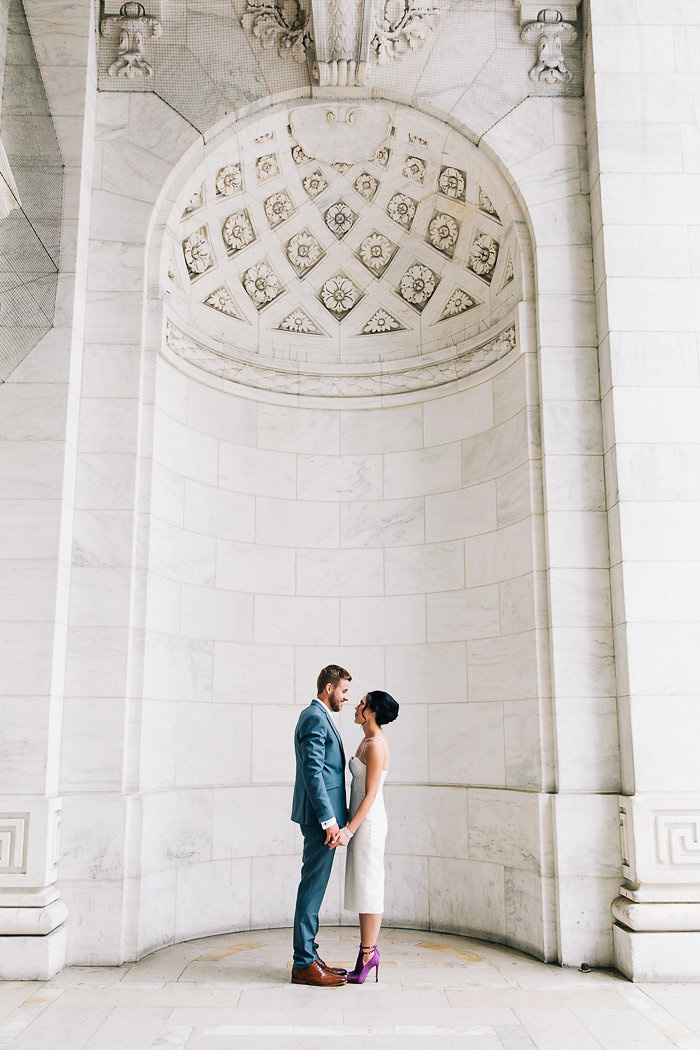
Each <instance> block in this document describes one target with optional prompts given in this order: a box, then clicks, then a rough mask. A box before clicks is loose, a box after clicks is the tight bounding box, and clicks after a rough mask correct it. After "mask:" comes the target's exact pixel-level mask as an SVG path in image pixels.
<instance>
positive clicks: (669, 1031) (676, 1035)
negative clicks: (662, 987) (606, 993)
mask: <svg viewBox="0 0 700 1050" xmlns="http://www.w3.org/2000/svg"><path fill="white" fill-rule="evenodd" d="M622 994H623V996H624V997H625V998H626V999H627V1000H628V1001H631V1002H633V1003H634V1005H635V1009H636V1010H637V1012H638V1013H639V1014H640V1015H641V1016H642V1017H645V1018H646V1019H647V1020H648V1021H649V1023H650V1024H652V1025H653V1026H654V1027H655V1028H657V1029H658V1030H659V1031H660V1032H661V1033H662V1035H665V1036H666V1038H667V1039H670V1040H671V1041H672V1042H674V1043H676V1045H677V1046H683V1047H684V1048H687V1050H700V1038H699V1037H698V1036H696V1035H695V1033H694V1032H692V1031H691V1029H690V1028H688V1027H687V1026H686V1025H685V1024H684V1023H683V1022H682V1021H681V1020H680V1018H678V1017H676V1016H675V1014H673V1013H672V1012H671V1011H670V1010H669V1009H667V1008H666V1007H665V1006H663V1005H662V1004H661V1003H658V1002H657V1001H656V1000H655V999H653V998H652V997H651V996H650V995H649V993H648V992H646V991H645V990H644V989H643V988H637V987H629V988H627V989H625V991H624V992H623V993H622ZM635 1000H638V1005H637V1003H636V1002H635ZM667 1019H668V1020H667ZM679 1039H680V1040H681V1042H678V1040H679Z"/></svg>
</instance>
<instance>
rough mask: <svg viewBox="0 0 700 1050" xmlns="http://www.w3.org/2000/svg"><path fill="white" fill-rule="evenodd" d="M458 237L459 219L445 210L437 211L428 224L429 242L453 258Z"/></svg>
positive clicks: (427, 238)
mask: <svg viewBox="0 0 700 1050" xmlns="http://www.w3.org/2000/svg"><path fill="white" fill-rule="evenodd" d="M458 237H459V223H458V222H457V220H456V219H455V218H453V216H452V215H448V213H447V212H445V211H439V212H436V213H435V215H434V216H433V218H432V219H431V220H430V225H429V226H428V234H427V237H426V240H427V241H428V243H429V244H432V246H433V248H435V249H436V250H437V251H439V252H442V253H443V255H446V256H447V257H448V258H450V259H451V258H452V256H453V255H454V253H455V246H456V244H457V238H458Z"/></svg>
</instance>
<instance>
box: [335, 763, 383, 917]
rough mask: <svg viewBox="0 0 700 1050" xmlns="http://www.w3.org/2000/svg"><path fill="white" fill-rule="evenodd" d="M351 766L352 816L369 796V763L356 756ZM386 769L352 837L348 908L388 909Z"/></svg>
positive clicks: (370, 911) (364, 910) (347, 868)
mask: <svg viewBox="0 0 700 1050" xmlns="http://www.w3.org/2000/svg"><path fill="white" fill-rule="evenodd" d="M348 767H349V769H350V772H351V773H352V785H351V787H350V819H351V820H352V818H353V817H354V816H355V814H356V813H357V810H358V808H359V805H360V803H361V802H362V799H363V798H364V797H365V777H366V774H367V767H366V766H365V765H363V763H362V762H360V760H359V758H357V757H356V756H355V757H353V758H351V759H350V761H349V763H348ZM386 773H387V771H386V770H385V769H383V770H382V774H381V778H380V781H379V790H378V791H377V797H376V798H375V800H374V802H373V803H372V808H371V809H370V811H369V813H368V814H367V816H366V817H365V819H364V820H363V821H362V823H361V824H360V826H359V828H358V829H357V831H356V832H355V834H354V835H353V837H352V838H351V839H350V842H349V844H348V848H347V857H346V863H345V902H344V906H345V909H346V910H347V911H354V912H357V913H358V914H363V915H364V914H370V915H377V914H379V913H380V912H383V911H384V840H385V839H386V832H387V819H386V810H385V808H384V781H385V780H386Z"/></svg>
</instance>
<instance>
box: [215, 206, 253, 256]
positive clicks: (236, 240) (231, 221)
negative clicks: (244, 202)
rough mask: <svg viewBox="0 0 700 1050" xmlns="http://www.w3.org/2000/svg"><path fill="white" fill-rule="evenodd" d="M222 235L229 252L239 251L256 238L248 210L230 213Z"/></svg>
mask: <svg viewBox="0 0 700 1050" xmlns="http://www.w3.org/2000/svg"><path fill="white" fill-rule="evenodd" d="M221 235H222V237H223V238H224V242H225V244H226V247H227V248H228V250H229V252H239V251H240V250H241V249H242V248H245V246H246V245H247V244H252V243H253V241H254V240H255V231H254V230H253V224H252V223H251V221H250V216H249V215H248V212H247V211H237V212H234V213H233V215H229V217H228V219H227V220H226V222H225V223H224V226H223V229H222V231H221Z"/></svg>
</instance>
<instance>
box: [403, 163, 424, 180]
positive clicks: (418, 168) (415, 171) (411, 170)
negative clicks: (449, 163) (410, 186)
mask: <svg viewBox="0 0 700 1050" xmlns="http://www.w3.org/2000/svg"><path fill="white" fill-rule="evenodd" d="M401 170H402V172H403V174H404V175H405V176H406V178H407V179H410V180H411V182H417V183H418V185H419V186H422V185H423V182H424V181H425V161H424V160H421V158H420V157H404V159H403V167H402V169H401Z"/></svg>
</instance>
